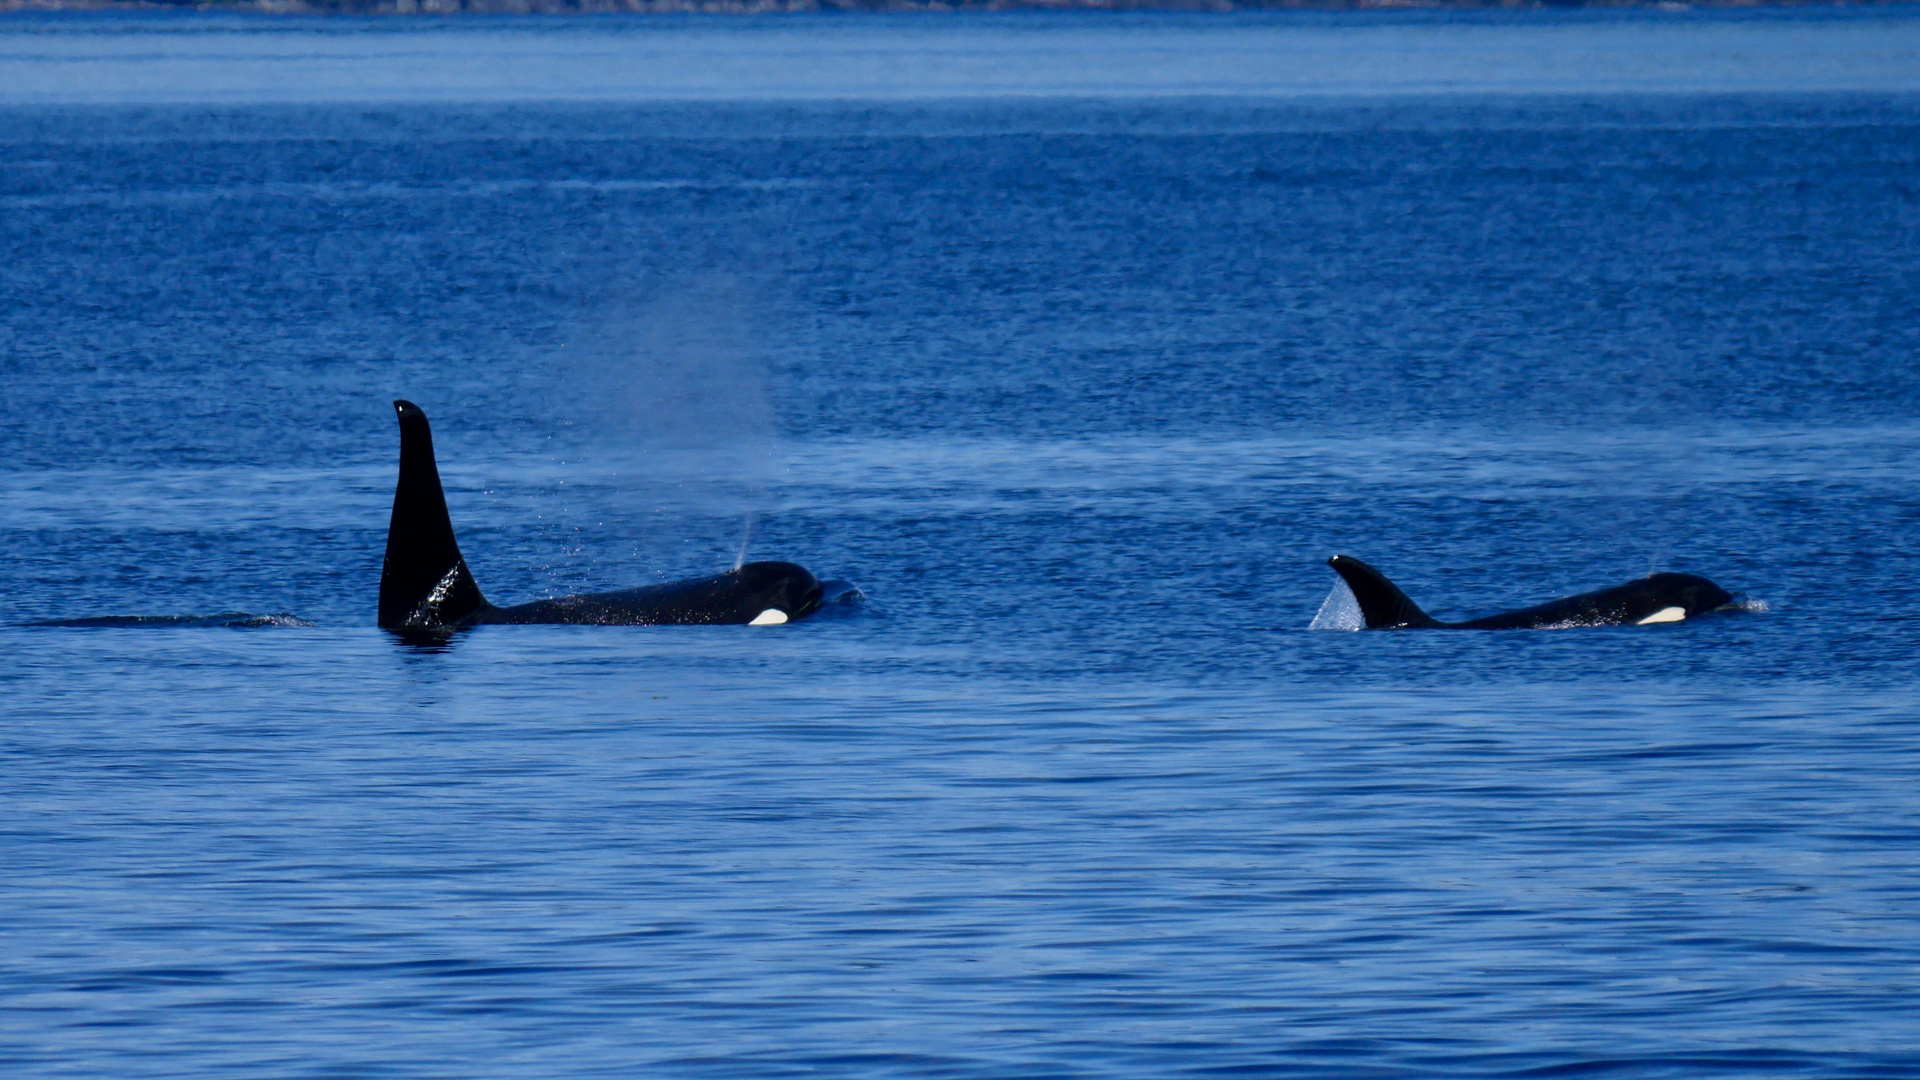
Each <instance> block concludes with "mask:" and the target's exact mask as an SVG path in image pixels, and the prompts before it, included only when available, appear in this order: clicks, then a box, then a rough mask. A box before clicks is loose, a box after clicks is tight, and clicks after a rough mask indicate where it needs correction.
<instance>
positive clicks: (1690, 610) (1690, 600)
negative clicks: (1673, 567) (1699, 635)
mask: <svg viewBox="0 0 1920 1080" xmlns="http://www.w3.org/2000/svg"><path fill="white" fill-rule="evenodd" d="M1647 584H1648V585H1649V586H1651V587H1652V588H1653V589H1654V591H1655V593H1656V594H1657V595H1659V596H1660V597H1661V598H1663V599H1665V600H1666V601H1667V602H1668V603H1669V604H1671V605H1673V606H1675V607H1682V608H1685V609H1686V611H1687V617H1688V618H1692V617H1693V616H1695V615H1699V614H1701V613H1703V612H1708V611H1712V610H1714V609H1715V608H1722V607H1725V606H1727V605H1728V604H1731V603H1733V594H1732V593H1730V592H1728V591H1727V590H1725V589H1723V588H1721V587H1720V586H1718V585H1715V584H1714V583H1713V582H1711V581H1708V580H1707V579H1706V578H1703V577H1701V576H1700V575H1698V574H1650V575H1648V576H1647Z"/></svg>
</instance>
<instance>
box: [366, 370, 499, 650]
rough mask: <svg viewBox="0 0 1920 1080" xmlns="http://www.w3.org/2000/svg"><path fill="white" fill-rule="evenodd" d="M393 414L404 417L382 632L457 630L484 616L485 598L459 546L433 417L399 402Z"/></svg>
mask: <svg viewBox="0 0 1920 1080" xmlns="http://www.w3.org/2000/svg"><path fill="white" fill-rule="evenodd" d="M393 407H394V411H396V412H398V413H399V414H400V482H399V483H398V484H397V485H396V486H395V487H394V489H393V518H392V519H391V520H390V521H389V522H388V524H387V558H386V562H385V564H384V565H382V566H381V568H380V625H381V626H383V627H386V628H387V629H389V630H433V629H441V628H445V627H450V626H457V625H459V623H460V622H461V620H463V619H465V618H467V617H468V616H469V615H472V614H473V613H474V612H476V611H480V610H483V609H485V608H486V607H487V606H488V604H487V598H486V597H484V596H482V595H480V586H479V585H478V584H476V583H475V582H474V580H473V574H472V573H471V572H469V571H468V570H467V562H466V560H465V559H463V558H461V557H460V545H459V544H458V543H457V542H456V541H455V540H454V538H453V519H452V518H450V517H448V516H447V496H446V493H445V492H444V491H442V490H441V488H440V467H439V466H438V465H436V464H435V463H434V460H433V430H432V429H431V428H429V427H428V426H427V414H426V413H424V412H421V411H420V406H418V405H415V404H414V403H413V402H411V401H396V402H394V403H393Z"/></svg>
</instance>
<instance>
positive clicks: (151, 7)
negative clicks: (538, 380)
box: [0, 0, 1916, 15]
mask: <svg viewBox="0 0 1920 1080" xmlns="http://www.w3.org/2000/svg"><path fill="white" fill-rule="evenodd" d="M1915 2H1916V0H1686V2H1679V0H184V2H177V3H175V2H167V0H0V13H4V12H26V11H200V12H246V13H253V14H266V15H458V14H492V15H609V14H636V15H648V14H710V15H758V14H787V13H802V12H810V11H875V12H888V11H893V12H910V11H928V12H940V11H1195V12H1209V11H1211V12H1228V11H1442V10H1458V11H1501V10H1504V11H1520V10H1544V9H1552V10H1571V9H1592V8H1658V9H1662V10H1667V11H1684V10H1687V9H1690V8H1711V9H1727V8H1765V7H1908V6H1912V5H1913V4H1914V3H1915Z"/></svg>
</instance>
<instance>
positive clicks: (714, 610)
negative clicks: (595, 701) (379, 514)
mask: <svg viewBox="0 0 1920 1080" xmlns="http://www.w3.org/2000/svg"><path fill="white" fill-rule="evenodd" d="M393 407H394V409H395V411H397V412H398V413H399V414H400V482H399V484H398V485H396V486H395V488H394V491H393V518H392V520H391V521H390V522H389V523H388V526H387V558H386V563H385V565H384V566H382V568H381V570H380V625H381V626H382V627H384V628H386V629H388V630H395V631H400V632H403V633H404V632H427V633H432V632H440V631H447V630H455V629H459V628H461V627H466V626H477V625H481V624H485V623H585V624H593V625H602V626H653V625H662V624H695V623H709V624H712V623H736V624H737V623H745V624H747V625H750V626H768V625H774V624H778V623H784V622H790V621H792V620H794V619H804V618H806V617H807V616H808V615H811V614H813V612H814V609H815V608H817V607H818V606H819V604H820V598H821V584H820V582H819V581H817V580H815V578H814V576H813V575H812V574H811V573H808V572H807V570H806V568H805V567H801V566H795V565H794V564H793V563H788V562H751V563H747V564H745V565H743V566H741V567H739V568H737V569H734V570H729V571H727V572H726V573H724V574H714V575H712V576H710V577H703V578H692V579H689V580H686V581H674V582H668V583H667V584H665V585H648V586H643V587H641V588H637V589H623V590H620V591H619V592H607V593H593V594H590V595H585V596H562V597H557V598H555V599H551V600H535V601H533V602H532V603H528V604H517V605H515V606H513V607H495V606H493V605H492V604H490V603H488V602H487V598H486V597H485V596H482V595H481V594H480V586H479V585H478V584H476V583H475V582H474V580H473V574H472V573H471V572H469V571H468V570H467V561H466V560H465V559H463V558H461V557H460V545H459V544H458V543H456V542H455V541H454V538H453V521H452V519H451V518H450V517H449V516H448V515H447V496H446V493H445V492H444V491H443V490H442V489H441V487H440V467H439V465H438V464H437V463H435V461H434V457H433V431H432V429H430V428H429V427H428V426H427V414H426V413H424V412H421V411H420V407H419V406H418V405H415V404H413V403H412V402H410V401H396V402H394V403H393ZM836 584H838V583H836ZM848 588H851V586H848Z"/></svg>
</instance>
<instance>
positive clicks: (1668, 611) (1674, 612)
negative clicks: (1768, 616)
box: [762, 607, 1687, 626]
mask: <svg viewBox="0 0 1920 1080" xmlns="http://www.w3.org/2000/svg"><path fill="white" fill-rule="evenodd" d="M764 617H765V616H762V618H764ZM1686 617H1687V609H1686V608H1683V607H1663V608H1661V609H1660V610H1659V611H1656V612H1654V613H1653V614H1651V615H1649V616H1647V617H1646V618H1644V619H1641V620H1640V621H1639V622H1637V623H1634V624H1633V625H1635V626H1648V625H1651V624H1653V623H1663V622H1679V621H1680V620H1681V619H1684V618H1686Z"/></svg>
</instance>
